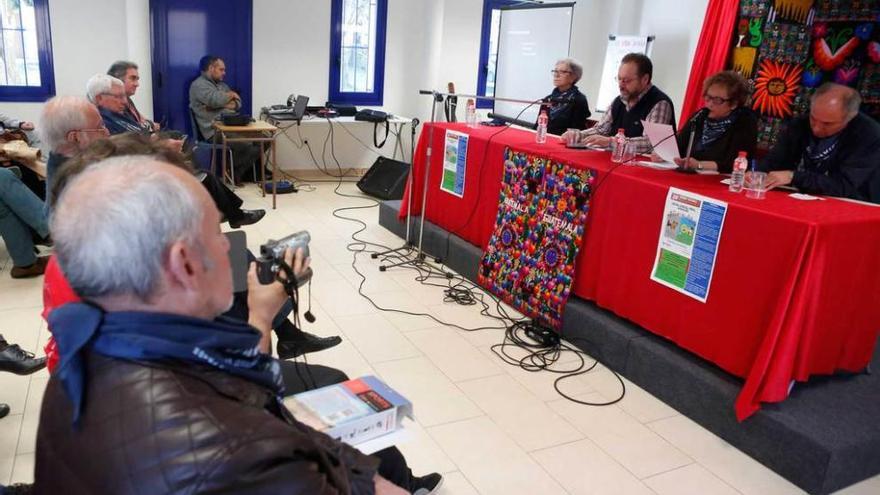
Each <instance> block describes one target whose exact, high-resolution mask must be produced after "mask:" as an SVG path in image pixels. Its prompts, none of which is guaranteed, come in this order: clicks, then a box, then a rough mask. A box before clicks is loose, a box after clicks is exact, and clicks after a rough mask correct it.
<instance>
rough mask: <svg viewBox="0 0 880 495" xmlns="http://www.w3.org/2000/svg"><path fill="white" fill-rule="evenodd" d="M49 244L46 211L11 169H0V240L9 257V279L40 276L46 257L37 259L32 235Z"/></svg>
mask: <svg viewBox="0 0 880 495" xmlns="http://www.w3.org/2000/svg"><path fill="white" fill-rule="evenodd" d="M31 229H33V232H35V233H36V235H37V236H39V237H40V238H42V239H44V241H42V242H48V238H49V224H48V222H47V221H46V208H45V207H44V205H43V201H42V200H41V199H40V198H38V197H37V195H36V194H34V193H33V191H31V190H30V189H28V188H27V186H25V185H24V183H23V182H22V181H21V180H20V179H19V178H18V177H16V176H15V174H13V173H12V171H11V170H9V169H6V168H0V237H2V238H3V242H4V243H6V250H7V251H8V252H9V256H10V257H11V258H12V270H10V274H11V275H12V278H30V277H37V276H40V275H42V274H43V272H44V271H45V270H46V262H47V261H48V256H39V257H38V256H37V255H36V254H35V249H34V235H33V234H32V232H31Z"/></svg>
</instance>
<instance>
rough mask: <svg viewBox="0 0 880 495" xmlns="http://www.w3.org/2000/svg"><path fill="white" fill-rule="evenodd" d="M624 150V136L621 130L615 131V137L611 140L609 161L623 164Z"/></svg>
mask: <svg viewBox="0 0 880 495" xmlns="http://www.w3.org/2000/svg"><path fill="white" fill-rule="evenodd" d="M625 148H626V134H625V131H624V130H623V129H618V130H617V135H616V136H614V139H612V140H611V161H612V162H614V163H621V162H623V152H624V150H625Z"/></svg>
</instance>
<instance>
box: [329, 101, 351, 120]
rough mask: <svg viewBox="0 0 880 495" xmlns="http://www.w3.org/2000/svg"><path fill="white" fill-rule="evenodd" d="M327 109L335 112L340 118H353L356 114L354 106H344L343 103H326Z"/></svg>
mask: <svg viewBox="0 0 880 495" xmlns="http://www.w3.org/2000/svg"><path fill="white" fill-rule="evenodd" d="M327 108H328V109H330V110H335V111H336V113H337V114H338V115H339V116H340V117H354V116H355V115H357V113H358V110H357V107H356V106H354V105H346V104H344V103H332V102H329V101H328V102H327Z"/></svg>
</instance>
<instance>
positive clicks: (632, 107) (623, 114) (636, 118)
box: [563, 53, 675, 153]
mask: <svg viewBox="0 0 880 495" xmlns="http://www.w3.org/2000/svg"><path fill="white" fill-rule="evenodd" d="M653 74H654V65H653V64H652V63H651V59H650V58H648V57H647V56H645V55H643V54H641V53H629V54H627V55H626V56H624V57H623V59H622V60H621V61H620V68H619V69H618V71H617V84H618V89H620V98H616V99H615V100H614V102H612V103H611V105H609V106H608V109H607V110H606V111H605V113H604V114H603V116H602V120H600V121H599V123H598V124H596V125H595V126H594V127H592V128H590V129H587V130H586V131H581V132H580V134H579V137H580V140H581V141H583V142H584V143H586V144H590V145H594V146H605V147H607V146H609V145H610V143H611V140H612V139H613V138H614V136H615V135H616V134H617V130H618V129H623V130H624V132H625V134H626V141H627V143H635V146H636V149H635V151H636V153H650V152H651V149H652V148H651V142H650V141H649V140H648V137H647V136H644V135H643V134H644V129H643V128H642V121H643V120H646V121H648V122H654V123H658V124H671V125H672V126H673V128H674V127H675V108H674V107H673V105H672V100H671V99H669V97H668V96H666V93H664V92H663V91H660V89H659V88H657V86H654V85H653V84H652V82H651V80H652V77H653ZM563 137H565V135H563Z"/></svg>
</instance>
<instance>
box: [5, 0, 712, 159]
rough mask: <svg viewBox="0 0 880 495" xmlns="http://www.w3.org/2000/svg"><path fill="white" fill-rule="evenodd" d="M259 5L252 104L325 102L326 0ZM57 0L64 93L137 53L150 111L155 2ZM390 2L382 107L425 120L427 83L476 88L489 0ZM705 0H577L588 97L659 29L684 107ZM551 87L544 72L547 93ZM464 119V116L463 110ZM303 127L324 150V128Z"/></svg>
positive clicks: (19, 111) (356, 153)
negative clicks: (623, 51)
mask: <svg viewBox="0 0 880 495" xmlns="http://www.w3.org/2000/svg"><path fill="white" fill-rule="evenodd" d="M557 1H561V0H557ZM253 3H254V25H253V31H254V58H253V68H254V73H253V103H254V112H255V113H257V112H258V111H259V109H260V108H261V107H262V106H266V105H270V104H273V103H279V102H282V101H284V100H286V99H287V95H288V94H290V93H298V94H306V95H309V97H310V98H311V101H312V102H314V103H315V104H321V103H323V102H325V101H326V100H327V89H328V88H327V86H328V74H329V49H330V2H329V1H328V0H321V1H315V0H254V2H253ZM49 4H50V17H51V25H52V45H53V53H54V60H55V82H56V88H57V92H58V94H83V93H84V87H85V82H86V80H87V79H88V78H89V77H90V76H91V75H93V74H95V73H96V72H103V71H105V70H106V69H107V67H108V66H109V65H110V63H112V62H113V61H114V60H117V59H130V60H132V61H134V62H136V63H137V64H139V65H140V68H141V70H140V74H141V87H140V90H139V91H138V94H137V95H136V97H135V103H136V104H137V105H138V108H139V109H140V110H141V111H142V112H143V113H145V114H147V115H150V114H151V113H152V81H151V80H150V74H151V70H150V37H149V33H150V29H149V0H124V1H120V0H87V1H81V0H52V1H51V2H49ZM388 4H389V5H388V31H387V42H386V44H387V46H386V59H385V105H384V109H385V110H387V111H389V112H391V113H394V114H398V115H402V116H406V117H417V118H419V119H420V120H421V121H422V122H424V121H426V120H427V117H428V116H429V115H430V108H431V107H430V99H429V98H427V97H424V96H419V95H418V90H419V89H439V90H445V89H446V83H447V82H449V81H453V82H455V83H456V89H457V90H458V91H459V92H463V93H473V92H475V91H476V85H477V70H478V67H477V65H478V62H479V50H480V34H481V33H480V29H481V20H482V9H483V2H482V0H389V2H388ZM707 4H708V0H578V2H577V5H576V6H575V19H574V24H573V28H572V44H571V54H572V56H574V57H575V58H578V59H580V60H581V62H583V63H584V67H585V71H584V78H583V79H582V81H581V82H580V83H579V86H580V87H581V90H582V91H584V92H585V93H586V94H587V97H588V99H589V100H590V101H591V103H592V102H593V101H594V100H595V96H596V94H598V91H599V78H600V77H601V67H602V64H603V60H604V54H605V45H606V44H607V36H608V34H611V33H613V34H622V35H626V34H653V35H655V36H657V39H656V41H655V44H654V48H653V57H652V58H653V59H654V65H655V71H654V72H655V74H654V80H655V82H656V83H657V85H658V86H660V87H661V88H662V89H663V90H664V91H666V92H667V93H668V94H669V96H670V97H671V98H672V100H673V102H674V103H675V105H676V108H680V107H681V100H682V97H683V95H684V90H685V86H686V84H687V76H688V73H689V72H690V65H691V64H690V61H691V59H692V57H693V53H694V50H695V49H696V43H697V40H698V38H699V34H700V30H701V28H702V21H703V16H704V15H705V10H706V5H707ZM97 15H100V19H97V18H96V16H97ZM98 24H100V29H99V28H98V27H97V26H98ZM113 26H115V27H116V28H115V29H114V28H112V27H113ZM548 70H549V69H548ZM550 89H551V84H550V76H549V72H548V76H547V91H548V93H549V91H550ZM41 107H42V104H41V103H13V104H5V103H4V104H2V105H0V111H3V112H4V113H7V114H10V115H13V116H17V117H19V118H23V119H25V120H34V121H36V120H37V118H38V115H39V111H40V108H41ZM462 107H463V105H462ZM459 117H460V118H461V117H463V109H461V108H460V115H459ZM348 129H349V130H350V131H351V132H353V133H354V134H356V135H357V136H358V137H359V138H360V139H361V140H362V141H364V142H370V141H371V140H372V128H371V126H362V125H358V126H354V125H352V126H349V127H348ZM302 131H303V136H304V137H305V138H306V139H308V140H309V142H310V143H311V144H312V145H313V146H312V147H313V149H315V150H316V151H317V152H318V154H320V150H319V148H320V145H321V143H322V142H323V139H324V137H325V136H326V132H327V128H326V126H309V127H307V128H306V127H304V128H303V129H302ZM406 133H407V137H409V135H408V134H409V131H408V130H407V131H406ZM292 134H293V136H294V139H295V140H297V141H298V137H296V133H295V132H293V133H292ZM335 141H336V143H337V156H338V157H339V158H340V161H342V162H343V166H355V167H366V166H369V164H370V163H372V161H373V160H374V159H375V156H376V155H375V153H374V152H370V151H366V150H364V149H363V146H361V145H360V144H358V143H356V141H354V140H353V139H350V137H347V135H346V134H345V133H344V132H341V133H337V136H336V140H335ZM386 146H389V145H386ZM387 149H388V148H386V150H382V151H383V152H384V151H387ZM407 150H409V146H408V145H407ZM279 163H280V164H281V165H282V166H284V167H292V168H313V165H312V164H311V159H310V158H309V157H308V154H306V153H305V151H304V150H297V149H295V147H294V146H292V145H291V143H290V140H287V139H283V138H282V139H281V140H280V141H279Z"/></svg>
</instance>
